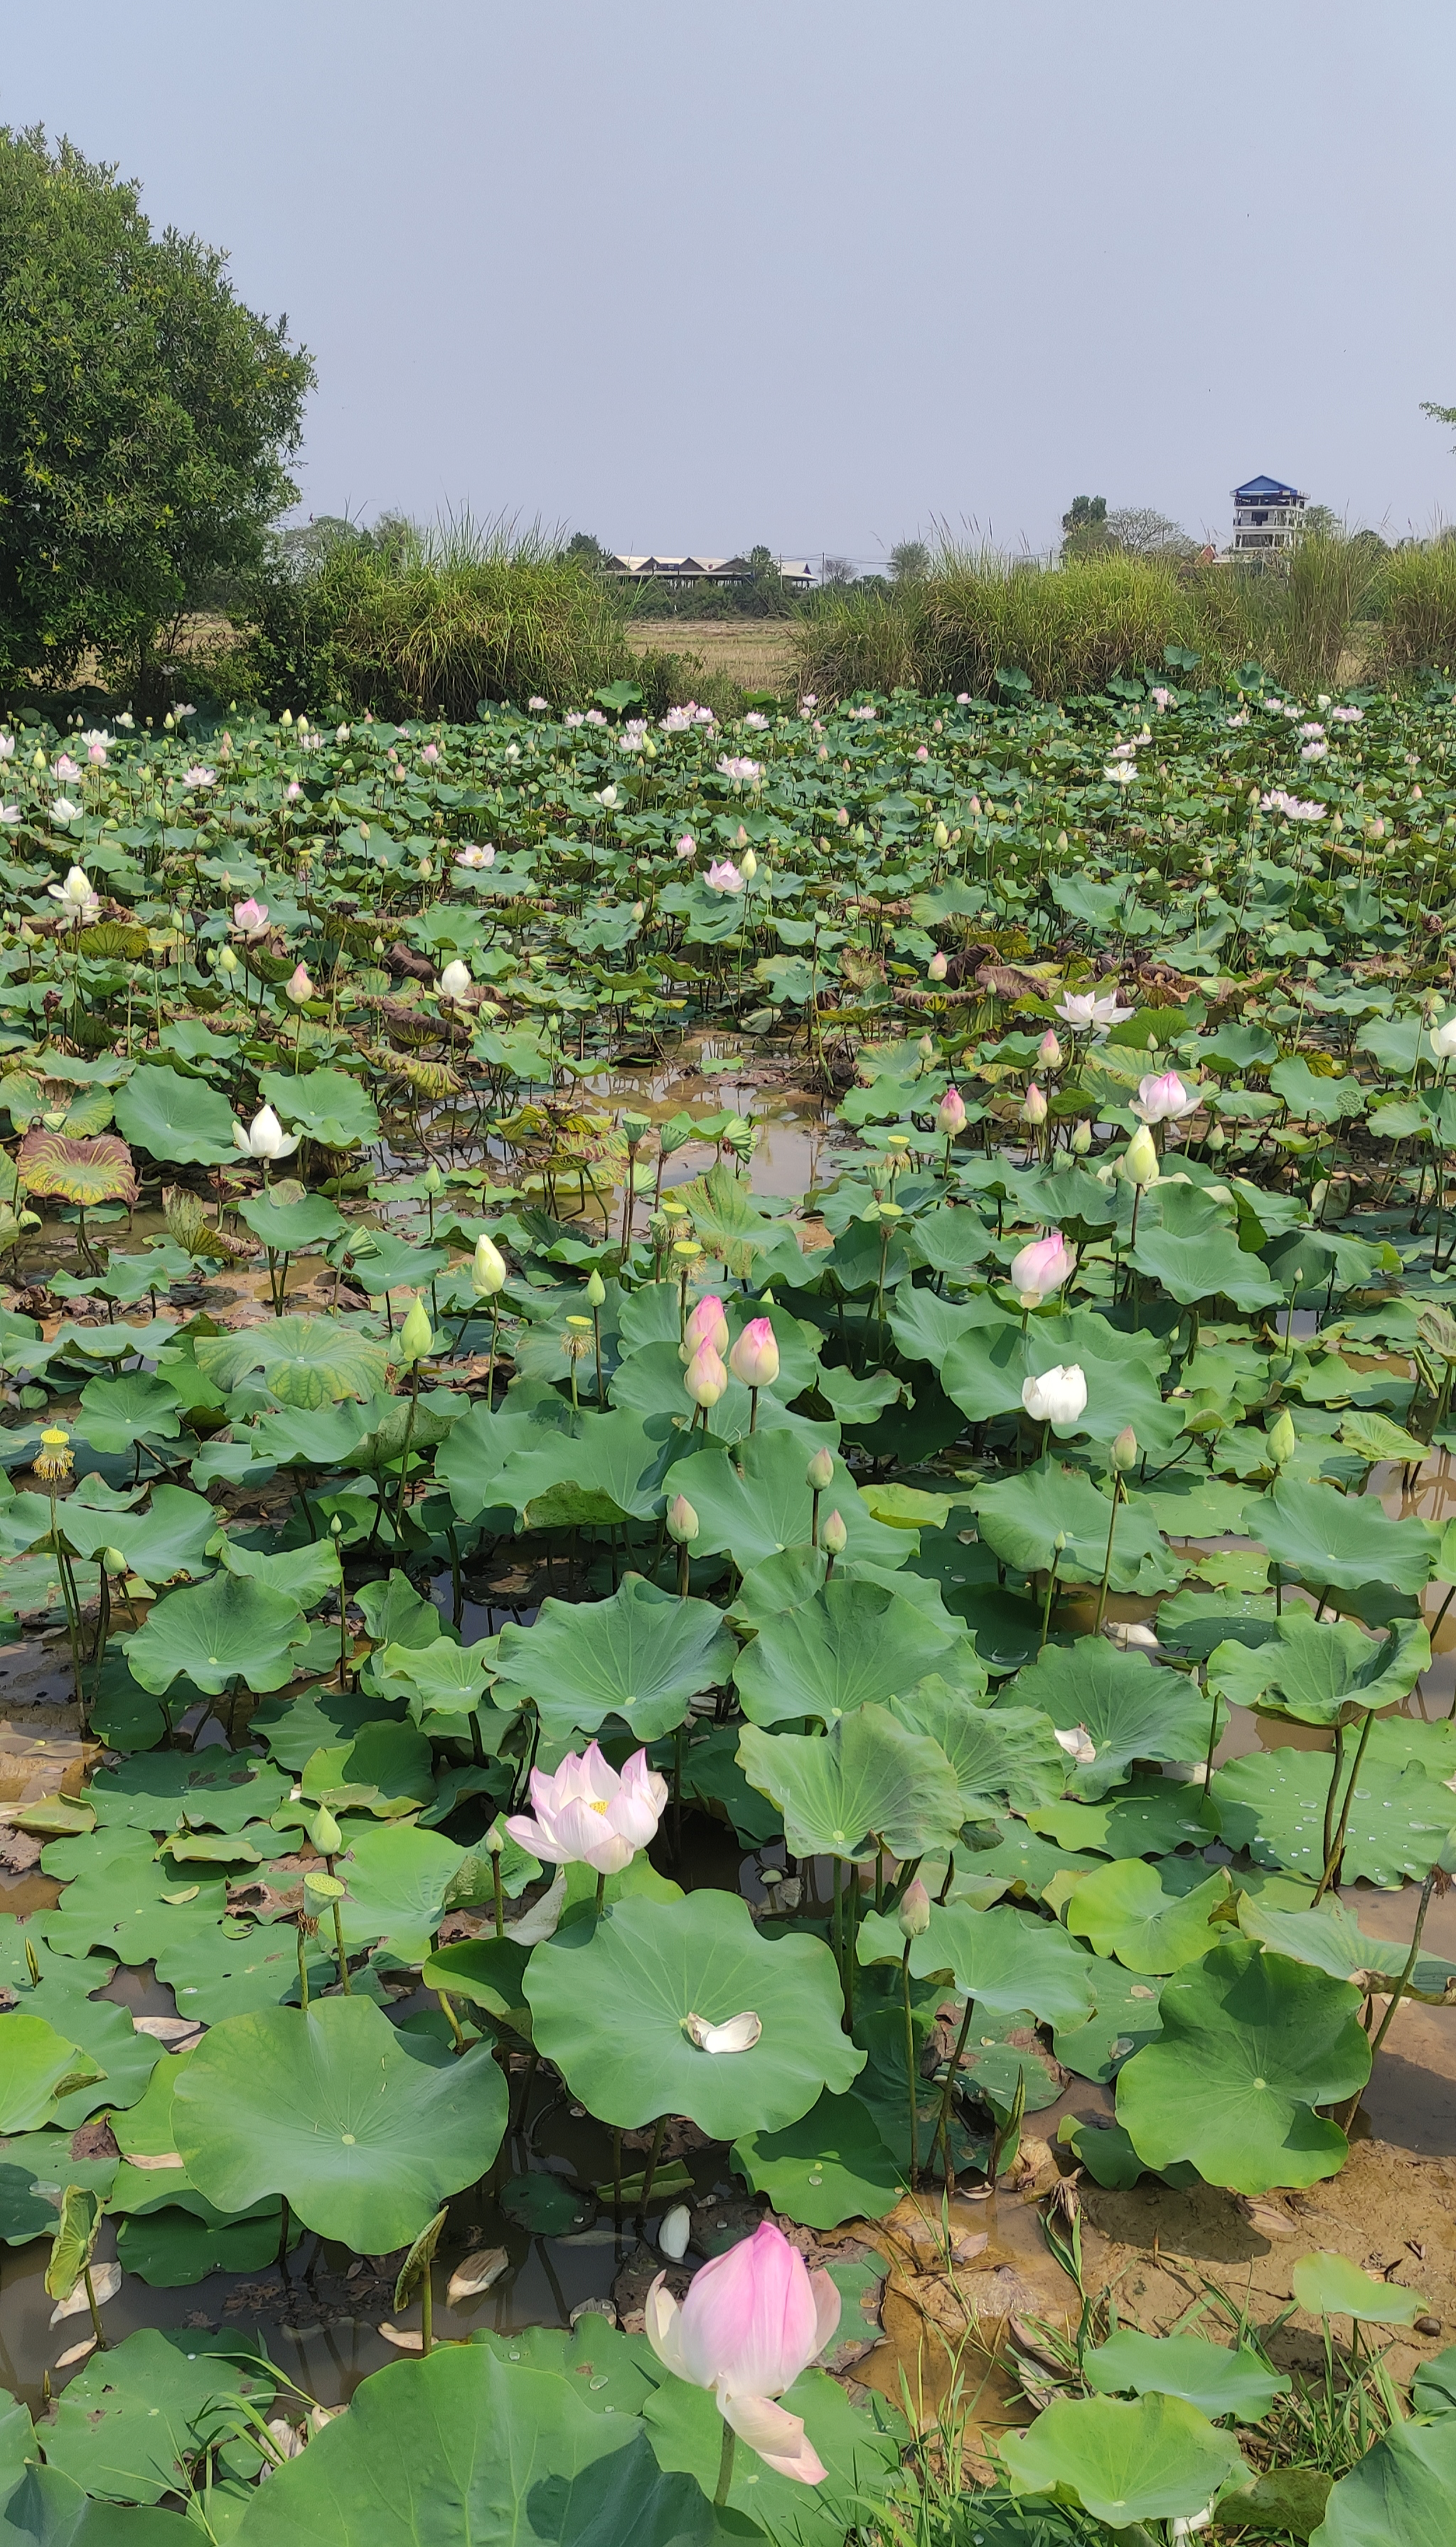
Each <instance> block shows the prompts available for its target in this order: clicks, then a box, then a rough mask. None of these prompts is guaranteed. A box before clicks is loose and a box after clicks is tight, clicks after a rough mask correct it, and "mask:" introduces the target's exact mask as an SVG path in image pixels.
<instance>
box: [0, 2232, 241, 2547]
mask: <svg viewBox="0 0 1456 2547" xmlns="http://www.w3.org/2000/svg"><path fill="white" fill-rule="evenodd" d="M197 2199H198V2200H199V2202H200V2214H199V2212H194V2211H183V2210H181V2209H179V2208H178V2206H177V2204H176V2203H167V2204H166V2205H164V2207H163V2208H162V2209H161V2210H160V2211H147V2212H141V2213H133V2214H131V2215H130V2216H129V2217H128V2218H127V2219H124V2220H123V2221H122V2223H121V2225H120V2227H119V2229H118V2231H117V2261H118V2262H119V2263H120V2265H121V2267H122V2270H123V2272H124V2273H135V2274H136V2276H137V2278H138V2279H139V2280H140V2281H143V2282H149V2283H150V2284H151V2286H152V2288H153V2290H161V2291H177V2290H185V2289H187V2288H188V2287H189V2286H190V2285H191V2284H192V2283H193V2282H202V2281H206V2279H207V2277H208V2275H209V2273H256V2272H259V2271H261V2270H262V2268H263V2266H264V2265H265V2264H271V2263H272V2262H273V2259H274V2257H275V2256H276V2254H277V2253H278V2240H279V2231H280V2226H281V2213H280V2207H279V2205H278V2204H277V2203H276V2202H270V2203H265V2204H263V2205H262V2206H261V2208H260V2209H258V2210H257V2211H251V2212H248V2213H247V2214H246V2215H245V2216H244V2217H243V2218H242V2219H241V2220H233V2219H230V2218H229V2217H227V2215H226V2214H225V2213H223V2212H220V2211H214V2208H213V2206H212V2204H211V2203H210V2202H207V2203H204V2202H202V2201H201V2197H200V2196H199V2197H197ZM0 2534H3V2533H0Z"/></svg>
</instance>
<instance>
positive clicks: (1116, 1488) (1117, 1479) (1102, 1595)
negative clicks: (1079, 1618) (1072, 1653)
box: [1042, 1468, 1123, 1644]
mask: <svg viewBox="0 0 1456 2547" xmlns="http://www.w3.org/2000/svg"><path fill="white" fill-rule="evenodd" d="M1122 1492H1123V1487H1122V1471H1121V1469H1120V1468H1114V1469H1113V1471H1112V1513H1111V1517H1110V1519H1109V1521H1108V1524H1107V1553H1106V1555H1105V1556H1104V1558H1103V1559H1102V1580H1101V1582H1100V1584H1099V1585H1098V1587H1097V1615H1096V1617H1095V1619H1094V1620H1093V1621H1092V1633H1093V1635H1094V1636H1100V1635H1101V1633H1102V1620H1103V1616H1104V1614H1105V1612H1106V1608H1107V1586H1108V1584H1109V1583H1110V1582H1111V1580H1112V1542H1113V1539H1114V1538H1115V1537H1116V1535H1117V1507H1118V1505H1119V1504H1120V1503H1121V1501H1122ZM1042 1642H1043V1644H1045V1643H1046V1637H1045V1636H1043V1638H1042Z"/></svg>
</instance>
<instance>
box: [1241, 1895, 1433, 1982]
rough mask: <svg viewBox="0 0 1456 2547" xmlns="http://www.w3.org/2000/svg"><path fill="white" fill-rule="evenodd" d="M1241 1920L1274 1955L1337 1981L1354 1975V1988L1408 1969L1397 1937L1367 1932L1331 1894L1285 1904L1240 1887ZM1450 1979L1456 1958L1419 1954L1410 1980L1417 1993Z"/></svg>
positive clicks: (1250, 1934) (1246, 1931) (1247, 1933)
mask: <svg viewBox="0 0 1456 2547" xmlns="http://www.w3.org/2000/svg"><path fill="white" fill-rule="evenodd" d="M1276 1883H1277V1879H1276ZM1306 1898H1307V1899H1308V1898H1309V1896H1308V1894H1307V1895H1306ZM1239 1925H1240V1927H1241V1928H1242V1931H1243V1934H1244V1935H1245V1937H1255V1938H1257V1940H1258V1942H1259V1944H1260V1945H1261V1946H1269V1947H1272V1949H1273V1951H1274V1953H1275V1954H1276V1955H1289V1956H1291V1957H1292V1958H1293V1960H1294V1962H1295V1963H1297V1964H1313V1965H1314V1966H1315V1968H1316V1970H1317V1971H1319V1972H1322V1973H1332V1974H1333V1976H1334V1977H1335V1979H1336V1980H1337V1981H1353V1982H1354V1984H1355V1987H1356V1989H1371V1988H1374V1989H1381V1988H1383V1987H1384V1985H1385V1983H1386V1981H1387V1980H1390V1979H1392V1978H1394V1976H1395V1975H1396V1974H1397V1973H1403V1972H1404V1971H1405V1969H1406V1957H1407V1954H1408V1952H1409V1949H1408V1948H1407V1947H1405V1946H1403V1945H1402V1944H1401V1943H1400V1940H1399V1939H1398V1938H1395V1937H1372V1936H1369V1935H1367V1933H1366V1931H1365V1930H1364V1929H1363V1928H1362V1927H1361V1925H1360V1923H1359V1920H1358V1919H1356V1918H1355V1917H1354V1915H1353V1913H1352V1912H1351V1911H1349V1910H1347V1909H1346V1907H1345V1905H1344V1903H1343V1902H1342V1901H1336V1900H1333V1899H1331V1898H1330V1897H1329V1896H1328V1894H1327V1896H1326V1898H1325V1899H1324V1900H1323V1901H1322V1902H1321V1904H1320V1907H1319V1909H1318V1910H1311V1909H1305V1910H1285V1909H1281V1908H1280V1907H1279V1906H1278V1905H1277V1903H1276V1902H1273V1901H1269V1900H1266V1899H1265V1898H1264V1896H1263V1895H1262V1894H1260V1893H1253V1892H1242V1893H1241V1895H1240V1900H1239ZM1452 1979H1456V1964H1448V1963H1446V1962H1444V1961H1443V1960H1442V1959H1441V1957H1440V1956H1438V1955H1417V1956H1416V1959H1415V1967H1414V1970H1413V1973H1412V1975H1411V1978H1410V1980H1409V1981H1408V1982H1407V1984H1406V1986H1407V1988H1408V1990H1410V1991H1411V1992H1412V1994H1413V1996H1414V1997H1416V1998H1420V1997H1428V1998H1443V1997H1444V1996H1445V1993H1446V1989H1447V1986H1448V1984H1449V1982H1450V1981H1451V1980H1452Z"/></svg>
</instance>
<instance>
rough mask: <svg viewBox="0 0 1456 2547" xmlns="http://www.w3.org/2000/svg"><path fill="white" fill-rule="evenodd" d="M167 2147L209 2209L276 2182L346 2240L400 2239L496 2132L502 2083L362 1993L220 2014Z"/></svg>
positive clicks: (471, 2168) (178, 2097)
mask: <svg viewBox="0 0 1456 2547" xmlns="http://www.w3.org/2000/svg"><path fill="white" fill-rule="evenodd" d="M172 2118H173V2124H174V2128H175V2130H176V2134H177V2148H178V2151H179V2153H180V2154H181V2157H182V2159H183V2162H184V2164H185V2165H186V2167H187V2171H188V2173H189V2175H190V2176H191V2178H192V2180H193V2183H194V2184H195V2185H196V2186H197V2188H198V2190H199V2192H201V2193H203V2194H204V2195H205V2196H206V2197H207V2199H208V2200H209V2201H210V2202H213V2203H215V2205H216V2207H217V2209H218V2210H219V2211H228V2212H240V2211H248V2210H251V2209H252V2207H253V2206H254V2204H255V2203H259V2202H263V2201H265V2200H266V2199H268V2197H269V2196H270V2195H274V2194H282V2195H284V2196H285V2197H286V2199H287V2200H288V2201H289V2203H290V2204H291V2205H292V2207H293V2209H294V2211H295V2212H296V2213H297V2215H298V2217H299V2218H300V2220H301V2221H302V2222H303V2223H304V2226H305V2227H306V2228H309V2229H314V2230H316V2231H317V2232H318V2235H319V2236H320V2237H322V2238H338V2239H341V2240H343V2242H344V2244H345V2245H348V2246H352V2247H353V2248H354V2250H355V2252H356V2253H360V2254H363V2253H369V2254H386V2253H387V2252H388V2251H389V2249H390V2248H391V2247H394V2246H404V2245H408V2244H409V2242H410V2241H411V2240H412V2239H414V2238H417V2237H418V2236H419V2233H420V2231H421V2230H422V2229H423V2227H424V2225H425V2223H426V2221H427V2220H429V2219H431V2218H433V2216H434V2214H435V2212H436V2211H437V2210H438V2209H439V2207H440V2204H441V2203H442V2201H444V2199H445V2198H446V2196H447V2195H448V2194H452V2193H458V2192H459V2191H460V2189H461V2187H462V2186H463V2185H466V2184H471V2183H473V2182H474V2181H475V2179H476V2177H477V2176H479V2175H481V2174H483V2173H484V2170H485V2168H486V2167H487V2166H488V2165H489V2164H490V2161H491V2159H492V2158H493V2157H494V2155H495V2152H496V2150H497V2148H498V2147H499V2145H500V2136H501V2133H502V2131H503V2130H504V2127H505V2119H506V2087H505V2080H504V2079H503V2077H502V2076H501V2073H500V2070H499V2069H498V2068H497V2067H496V2064H495V2063H494V2062H493V2060H492V2059H491V2057H490V2054H489V2052H488V2051H487V2050H486V2049H485V2048H484V2046H483V2045H478V2044H477V2045H475V2046H474V2047H473V2048H472V2049H471V2051H469V2052H467V2053H465V2054H464V2055H463V2056H462V2057H461V2058H460V2059H458V2060H457V2059H454V2058H452V2056H451V2055H450V2054H449V2053H448V2052H446V2051H445V2050H444V2049H443V2048H442V2047H440V2046H438V2045H436V2044H435V2043H433V2042H432V2041H431V2040H430V2038H429V2037H428V2036H425V2035H418V2034H414V2035H405V2034H402V2033H400V2032H399V2031H398V2029H397V2028H396V2027H394V2026H392V2025H391V2024H390V2023H389V2020H388V2018H387V2017H386V2016H384V2015H382V2014H381V2012H380V2010H379V2009H378V2008H377V2007H375V2006H374V2005H373V2004H372V2003H371V2001H370V2000H368V1999H366V1998H359V1997H354V1998H326V1999H320V2000H318V2001H316V2002H315V2003H314V2004H313V2005H311V2006H310V2007H309V2008H308V2010H307V2011H306V2013H305V2012H304V2011H303V2010H301V2009H298V2008H287V2007H281V2008H274V2009H265V2010H262V2011H260V2012H259V2013H258V2014H256V2015H253V2016H235V2017H225V2018H224V2019H223V2020H222V2022H221V2023H220V2024H218V2025H214V2027H213V2028H212V2030H211V2032H210V2033H209V2034H207V2035H206V2036H205V2037H204V2040H203V2042H202V2043H201V2044H200V2046H199V2047H198V2050H197V2052H196V2053H195V2054H194V2055H193V2058H192V2060H191V2062H190V2063H189V2064H188V2067H187V2071H186V2074H185V2076H183V2077H181V2078H179V2080H178V2081H177V2086H176V2089H175V2091H174V2094H173V2099H172Z"/></svg>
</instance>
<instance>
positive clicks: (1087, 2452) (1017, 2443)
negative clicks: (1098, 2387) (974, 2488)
mask: <svg viewBox="0 0 1456 2547" xmlns="http://www.w3.org/2000/svg"><path fill="white" fill-rule="evenodd" d="M1000 2452H1001V2457H1002V2459H1003V2461H1004V2462H1005V2465H1006V2468H1007V2470H1008V2472H1009V2474H1010V2478H1011V2488H1012V2492H1013V2493H1015V2494H1051V2493H1053V2492H1055V2491H1056V2490H1057V2488H1059V2487H1065V2488H1066V2489H1067V2491H1068V2492H1069V2493H1070V2494H1071V2495H1072V2496H1073V2497H1074V2499H1075V2500H1076V2501H1077V2502H1078V2503H1080V2504H1081V2506H1082V2509H1083V2510H1084V2511H1089V2512H1090V2513H1091V2515H1092V2518H1093V2519H1094V2520H1105V2521H1106V2523H1107V2525H1108V2527H1109V2529H1128V2528H1131V2526H1132V2524H1133V2522H1134V2521H1137V2520H1188V2519H1191V2518H1192V2516H1193V2514H1194V2513H1195V2512H1198V2511H1205V2510H1206V2509H1207V2508H1208V2505H1209V2503H1210V2502H1211V2500H1212V2498H1213V2497H1214V2495H1216V2494H1217V2493H1218V2490H1219V2488H1220V2486H1221V2485H1225V2484H1227V2483H1228V2481H1229V2479H1230V2477H1232V2476H1237V2475H1238V2474H1240V2473H1241V2471H1242V2468H1243V2464H1244V2462H1243V2455H1242V2451H1241V2449H1240V2447H1239V2444H1238V2442H1237V2441H1236V2440H1235V2438H1234V2436H1233V2434H1232V2432H1221V2431H1218V2430H1216V2428H1215V2426H1214V2425H1213V2424H1212V2423H1211V2422H1210V2421H1209V2420H1208V2417H1207V2415H1200V2413H1199V2412H1198V2409H1197V2407H1196V2406H1190V2405H1188V2404H1187V2403H1186V2402H1185V2400H1184V2399H1183V2398H1181V2397H1162V2396H1153V2397H1140V2398H1139V2399H1138V2401H1137V2403H1136V2405H1131V2406H1125V2405H1122V2404H1121V2403H1119V2401H1118V2400H1117V2399H1116V2398H1113V2397H1080V2398H1074V2399H1073V2398H1066V2399H1059V2400H1058V2402H1057V2404H1056V2405H1053V2406H1048V2407H1047V2409H1046V2411H1045V2413H1044V2414H1040V2415H1038V2416H1037V2418H1036V2421H1035V2422H1034V2423H1033V2424H1032V2425H1031V2427H1030V2429H1029V2430H1028V2431H1025V2432H1003V2433H1002V2434H1001V2436H1000Z"/></svg>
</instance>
